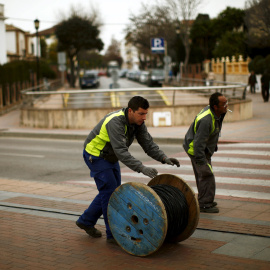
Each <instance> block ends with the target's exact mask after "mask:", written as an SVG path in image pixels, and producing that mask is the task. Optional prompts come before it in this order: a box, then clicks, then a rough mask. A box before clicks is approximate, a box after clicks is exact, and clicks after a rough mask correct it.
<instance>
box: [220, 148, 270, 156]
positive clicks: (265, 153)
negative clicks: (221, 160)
mask: <svg viewBox="0 0 270 270" xmlns="http://www.w3.org/2000/svg"><path fill="white" fill-rule="evenodd" d="M217 154H235V155H252V156H268V157H270V151H259V150H219V151H218V152H217Z"/></svg>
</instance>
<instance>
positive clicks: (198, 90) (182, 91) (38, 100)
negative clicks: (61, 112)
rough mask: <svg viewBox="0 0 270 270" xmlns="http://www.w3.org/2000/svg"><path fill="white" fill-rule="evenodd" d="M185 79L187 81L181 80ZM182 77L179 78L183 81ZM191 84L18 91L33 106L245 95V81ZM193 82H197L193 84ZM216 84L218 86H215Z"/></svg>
mask: <svg viewBox="0 0 270 270" xmlns="http://www.w3.org/2000/svg"><path fill="white" fill-rule="evenodd" d="M185 81H187V80H186V79H185ZM183 82H184V80H181V83H183ZM187 82H188V83H187V84H192V85H193V86H181V87H179V86H168V87H157V88H153V87H151V88H150V87H142V88H119V89H94V90H58V91H53V90H44V89H42V91H33V90H30V89H26V90H24V91H22V95H23V99H24V103H23V105H24V106H30V107H35V108H74V109H78V108H102V107H104V108H108V107H125V106H126V105H127V103H128V100H129V99H130V97H132V96H134V95H142V96H144V97H145V98H147V99H148V101H149V103H150V105H151V107H152V106H176V105H181V104H194V103H195V102H196V103H198V102H199V103H200V102H201V103H202V104H203V103H205V102H208V99H209V96H210V95H211V94H212V93H214V92H216V91H218V92H221V93H223V94H224V95H226V96H227V98H228V99H229V101H230V100H233V99H237V100H242V99H245V98H246V88H247V85H246V84H240V83H228V82H217V81H215V84H216V85H214V86H208V85H206V86H205V85H203V86H202V85H200V84H203V83H204V81H202V80H189V81H187ZM195 84H197V85H196V86H195ZM218 84H220V85H218Z"/></svg>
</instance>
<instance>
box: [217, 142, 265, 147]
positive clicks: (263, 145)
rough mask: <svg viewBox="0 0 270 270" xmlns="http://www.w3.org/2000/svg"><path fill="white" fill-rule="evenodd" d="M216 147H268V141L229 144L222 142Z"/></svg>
mask: <svg viewBox="0 0 270 270" xmlns="http://www.w3.org/2000/svg"><path fill="white" fill-rule="evenodd" d="M218 147H219V148H223V147H246V148H260V147H266V148H270V143H229V144H225V143H224V144H219V145H218Z"/></svg>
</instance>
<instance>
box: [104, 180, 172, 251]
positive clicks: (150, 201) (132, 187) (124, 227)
mask: <svg viewBox="0 0 270 270" xmlns="http://www.w3.org/2000/svg"><path fill="white" fill-rule="evenodd" d="M108 221H109V225H110V229H111V231H112V234H113V237H114V238H115V240H116V241H117V242H118V244H119V245H120V246H121V247H122V248H123V249H124V250H125V251H126V252H128V253H130V254H132V255H136V256H147V255H150V254H151V253H153V252H155V251H156V250H158V249H159V248H160V247H161V246H162V244H163V242H164V240H165V237H166V234H167V228H168V223H167V222H168V221H167V214H166V210H165V206H164V204H163V203H162V201H161V199H160V198H159V196H158V195H157V194H156V192H155V191H154V190H153V189H152V188H150V187H149V186H147V185H145V184H142V183H134V182H130V183H126V184H123V185H121V186H119V187H118V188H117V189H116V190H115V191H114V192H113V194H112V195H111V197H110V200H109V204H108Z"/></svg>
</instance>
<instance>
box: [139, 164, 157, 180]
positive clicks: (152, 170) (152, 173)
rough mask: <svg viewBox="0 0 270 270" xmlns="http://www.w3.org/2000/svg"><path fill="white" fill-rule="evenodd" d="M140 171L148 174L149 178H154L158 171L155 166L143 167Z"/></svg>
mask: <svg viewBox="0 0 270 270" xmlns="http://www.w3.org/2000/svg"><path fill="white" fill-rule="evenodd" d="M141 172H142V173H143V174H144V175H146V176H149V177H150V178H154V177H156V176H157V175H158V171H157V170H156V169H155V168H151V167H145V166H144V167H143V168H142V170H141Z"/></svg>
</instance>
